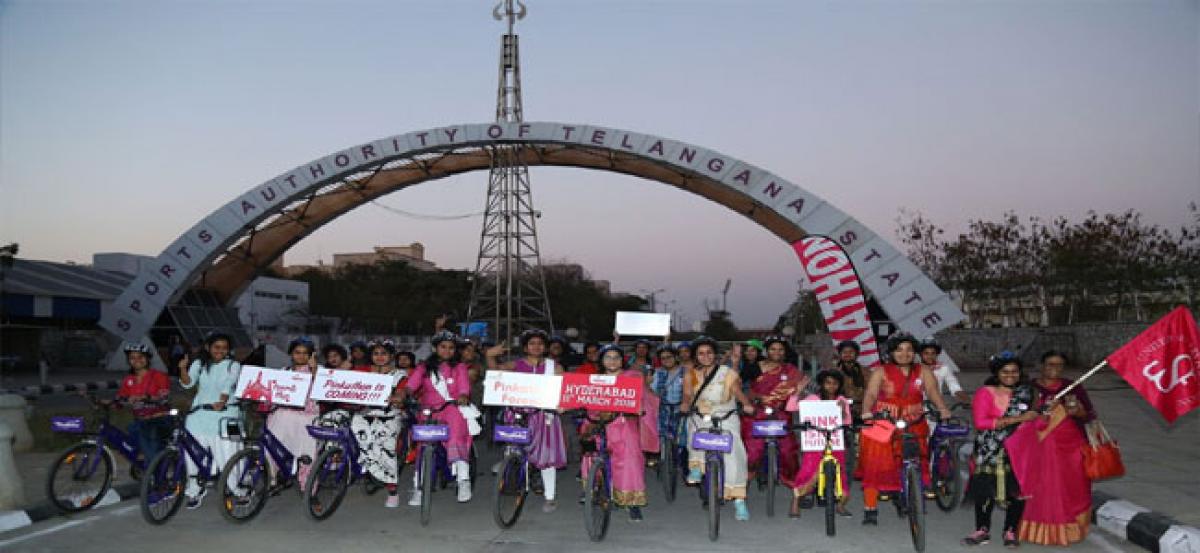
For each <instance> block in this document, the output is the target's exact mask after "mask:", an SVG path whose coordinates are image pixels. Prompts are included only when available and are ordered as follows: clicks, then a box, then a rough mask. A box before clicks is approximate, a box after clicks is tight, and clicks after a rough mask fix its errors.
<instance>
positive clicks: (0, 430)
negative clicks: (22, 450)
mask: <svg viewBox="0 0 1200 553" xmlns="http://www.w3.org/2000/svg"><path fill="white" fill-rule="evenodd" d="M15 437H16V433H15V432H13V430H12V428H11V427H9V425H8V423H7V422H5V421H0V511H11V510H15V509H21V508H23V507H24V506H25V486H24V484H22V483H21V473H20V472H19V471H18V470H17V460H16V459H15V458H14V457H13V439H14V438H15Z"/></svg>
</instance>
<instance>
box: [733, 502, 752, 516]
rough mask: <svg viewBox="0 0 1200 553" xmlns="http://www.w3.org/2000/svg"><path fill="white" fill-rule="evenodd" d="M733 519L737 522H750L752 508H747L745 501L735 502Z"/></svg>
mask: <svg viewBox="0 0 1200 553" xmlns="http://www.w3.org/2000/svg"><path fill="white" fill-rule="evenodd" d="M733 518H734V519H735V520H740V521H747V520H750V508H748V507H746V500H745V499H735V500H733Z"/></svg>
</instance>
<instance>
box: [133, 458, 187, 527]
mask: <svg viewBox="0 0 1200 553" xmlns="http://www.w3.org/2000/svg"><path fill="white" fill-rule="evenodd" d="M180 455H182V453H181V452H180V451H179V450H178V449H176V448H174V447H168V448H166V449H164V450H162V451H161V452H159V454H158V455H155V456H154V459H153V460H151V461H150V465H149V466H148V467H146V475H145V476H144V477H143V478H142V486H141V488H142V489H141V495H140V497H139V499H138V503H139V504H140V505H141V509H142V518H144V519H146V522H149V523H150V524H154V525H159V524H164V523H166V522H167V521H168V520H170V519H171V517H173V516H175V513H178V512H179V508H180V507H182V506H183V498H184V490H185V489H186V487H187V479H188V474H187V463H185V462H182V461H183V460H182V459H180ZM160 494H165V495H163V496H162V499H159V498H158V496H159V495H160ZM151 503H153V504H151Z"/></svg>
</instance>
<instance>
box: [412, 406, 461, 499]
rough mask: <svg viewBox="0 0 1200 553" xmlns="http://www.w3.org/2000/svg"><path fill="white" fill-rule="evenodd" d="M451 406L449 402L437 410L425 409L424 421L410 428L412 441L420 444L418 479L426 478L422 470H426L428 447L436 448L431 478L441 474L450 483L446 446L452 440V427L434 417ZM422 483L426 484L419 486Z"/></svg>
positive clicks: (420, 481)
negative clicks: (426, 451)
mask: <svg viewBox="0 0 1200 553" xmlns="http://www.w3.org/2000/svg"><path fill="white" fill-rule="evenodd" d="M450 405H453V403H452V402H449V401H447V402H445V403H443V404H442V405H441V406H440V407H438V408H436V409H433V408H423V409H422V410H421V415H422V416H423V417H424V420H422V421H420V422H419V423H418V424H414V425H410V426H409V427H408V428H409V436H410V437H411V439H412V441H414V442H418V443H419V444H420V445H419V446H418V450H417V474H418V477H417V478H418V479H423V478H424V477H425V476H424V474H425V473H424V470H422V469H423V468H424V467H423V464H422V463H423V459H424V457H425V456H424V453H425V448H428V447H433V448H436V449H434V454H433V462H434V466H433V471H431V472H430V473H429V474H430V476H431V477H436V476H435V475H437V474H441V475H442V478H443V479H445V480H447V481H449V480H450V478H451V476H453V475H452V474H451V473H450V463H448V462H447V460H446V446H445V445H444V444H445V442H446V441H447V440H449V439H450V427H449V426H448V425H445V424H442V423H441V421H439V420H437V418H436V417H434V415H436V414H438V413H441V412H442V411H443V410H445V409H446V407H447V406H450ZM422 483H424V480H419V481H418V486H419V485H420V484H422Z"/></svg>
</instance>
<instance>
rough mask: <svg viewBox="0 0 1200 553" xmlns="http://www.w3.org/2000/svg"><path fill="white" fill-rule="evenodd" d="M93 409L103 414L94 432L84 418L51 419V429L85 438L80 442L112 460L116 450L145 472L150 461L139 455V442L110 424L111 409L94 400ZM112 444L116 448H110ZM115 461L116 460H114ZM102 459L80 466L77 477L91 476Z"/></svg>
mask: <svg viewBox="0 0 1200 553" xmlns="http://www.w3.org/2000/svg"><path fill="white" fill-rule="evenodd" d="M92 403H93V407H94V408H95V409H96V410H98V411H100V412H101V415H100V422H99V424H98V426H97V428H96V430H95V431H94V432H88V431H87V427H86V423H85V421H84V418H83V417H51V418H50V429H51V430H52V431H54V432H58V433H62V434H79V435H82V436H83V438H82V439H81V440H80V441H81V442H83V443H94V444H96V445H97V446H98V447H100V448H101V449H103V450H104V452H105V455H108V456H109V457H110V458H111V457H112V456H113V455H112V451H113V449H114V448H115V449H116V451H117V453H120V454H121V456H122V457H124V458H125V459H127V460H128V461H129V462H130V463H131V464H133V465H134V466H136V467H137V468H138V469H140V470H144V469H145V468H146V465H148V464H149V463H150V459H140V460H139V458H138V454H140V453H141V448H140V447H139V446H138V444H137V442H136V441H134V440H133V436H131V435H129V434H127V433H126V432H125V431H124V430H121V429H120V428H119V427H117V426H116V425H114V424H112V423H111V422H109V411H110V410H111V407H109V406H105V405H103V404H99V403H96V402H95V400H92ZM110 444H111V445H112V446H114V447H109V446H110ZM113 460H114V461H115V460H116V459H113ZM99 462H100V457H99V456H97V457H95V458H94V459H93V460H92V462H91V463H88V464H87V465H84V466H80V467H78V468H77V470H76V472H75V476H76V477H83V476H85V475H91V474H92V472H94V471H95V470H96V467H97V466H99V465H98V464H99Z"/></svg>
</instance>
